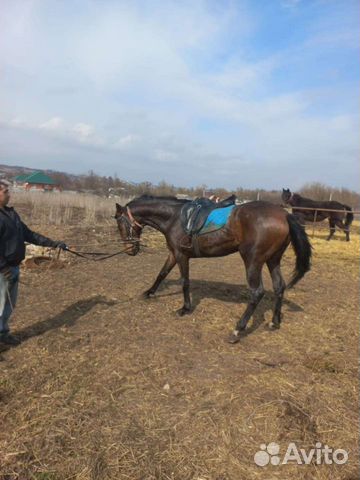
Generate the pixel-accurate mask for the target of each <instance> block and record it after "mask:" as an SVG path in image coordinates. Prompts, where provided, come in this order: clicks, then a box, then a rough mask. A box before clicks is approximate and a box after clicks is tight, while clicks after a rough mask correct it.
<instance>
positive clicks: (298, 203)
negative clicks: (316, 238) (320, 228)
mask: <svg viewBox="0 0 360 480" xmlns="http://www.w3.org/2000/svg"><path fill="white" fill-rule="evenodd" d="M281 198H282V200H283V202H284V203H286V204H288V205H291V206H292V207H293V209H292V213H293V214H294V215H295V216H296V218H297V219H298V220H299V222H300V223H302V224H304V223H305V222H314V221H315V222H321V221H323V220H325V219H326V218H328V219H329V228H330V234H329V236H328V237H327V240H331V238H332V237H333V235H334V233H335V226H337V227H339V228H340V229H341V230H343V231H344V232H345V235H346V241H347V242H349V241H350V225H351V223H352V221H353V220H354V214H353V213H352V210H351V207H349V206H348V205H344V204H343V203H340V202H336V201H334V200H329V201H318V200H312V199H311V198H306V197H302V196H301V195H299V194H298V193H291V191H290V190H289V189H288V188H287V189H285V188H283V191H282V195H281ZM296 207H302V208H311V209H314V210H301V209H297V208H296ZM322 208H324V209H326V210H321V209H322ZM327 210H343V211H344V213H342V212H329V211H327ZM344 218H345V223H344V222H343V220H344Z"/></svg>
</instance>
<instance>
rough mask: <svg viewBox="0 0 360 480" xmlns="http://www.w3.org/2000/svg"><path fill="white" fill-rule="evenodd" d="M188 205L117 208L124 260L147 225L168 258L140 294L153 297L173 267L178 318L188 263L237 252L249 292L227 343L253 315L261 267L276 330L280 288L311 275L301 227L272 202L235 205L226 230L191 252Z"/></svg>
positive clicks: (157, 200)
mask: <svg viewBox="0 0 360 480" xmlns="http://www.w3.org/2000/svg"><path fill="white" fill-rule="evenodd" d="M188 201H189V200H182V199H181V200H180V199H177V198H176V197H156V196H152V195H142V196H140V197H138V198H135V199H134V200H131V201H130V202H129V203H127V204H126V205H125V206H121V205H119V204H118V203H117V204H116V213H115V219H116V220H117V225H118V229H119V232H120V236H121V239H122V240H123V241H125V242H126V241H128V244H127V245H128V247H129V251H128V252H127V253H128V254H129V255H136V254H137V253H138V252H139V248H140V246H139V243H140V236H141V232H142V229H143V227H144V226H145V225H146V226H149V227H152V228H155V229H156V230H158V231H160V232H161V233H162V234H163V235H164V236H165V239H166V243H167V247H168V250H169V255H168V257H167V259H166V261H165V263H164V266H163V267H162V269H161V270H160V273H159V274H158V276H157V278H156V280H155V282H154V284H153V285H152V286H151V287H150V288H149V289H148V290H146V291H145V292H144V294H143V295H144V297H145V298H150V297H151V296H153V295H154V294H155V292H156V290H157V289H158V287H159V285H160V283H161V282H162V281H163V280H164V279H165V278H166V276H167V275H168V274H169V272H170V271H171V270H172V269H173V267H174V266H175V265H176V264H177V265H178V266H179V269H180V274H181V279H182V289H183V295H184V304H183V307H182V308H181V309H180V310H178V311H177V313H178V315H180V316H182V315H185V314H188V313H190V312H191V300H190V291H189V290H190V289H189V286H190V282H189V259H190V258H195V257H196V256H201V257H222V256H225V255H229V254H231V253H235V252H239V253H240V255H241V257H242V259H243V261H244V264H245V268H246V277H247V282H248V286H249V288H250V293H251V295H250V301H249V303H248V305H247V307H246V309H245V312H244V313H243V315H242V317H241V318H240V320H239V321H238V322H237V324H236V327H235V330H234V331H233V333H232V334H231V336H230V338H229V342H230V343H236V342H237V341H239V336H240V331H241V330H245V328H246V325H247V323H248V321H249V319H250V317H251V315H252V314H253V313H254V311H255V309H256V307H257V305H258V303H259V302H260V300H261V299H262V297H263V296H264V293H265V291H264V287H263V283H262V268H263V266H264V264H265V263H266V265H267V267H268V269H269V271H270V275H271V279H272V283H273V288H274V292H275V304H274V312H273V318H272V321H271V323H270V328H280V322H281V307H282V302H283V296H284V291H285V288H291V287H293V286H294V285H295V284H296V283H297V282H298V281H299V280H300V279H301V278H302V277H303V276H304V275H305V273H306V272H307V271H308V270H310V260H311V245H310V242H309V239H308V237H307V234H306V232H305V230H304V228H303V227H302V226H301V225H300V223H299V222H298V221H297V220H296V218H295V217H294V215H292V214H289V213H288V212H286V210H284V209H283V208H282V207H280V206H277V205H273V204H272V203H268V202H263V201H256V202H249V203H245V204H242V205H239V206H235V207H234V208H233V210H232V212H231V214H230V217H229V219H228V221H227V223H226V225H225V226H224V227H223V228H221V229H220V230H217V231H215V232H212V233H208V234H205V235H199V236H198V237H197V238H198V245H197V247H196V249H195V248H194V247H193V245H192V242H191V237H189V236H188V235H186V234H185V231H184V230H183V227H182V224H181V221H180V212H181V209H182V207H183V205H184V204H185V202H188ZM290 243H291V244H292V246H293V249H294V251H295V254H296V264H295V270H294V273H293V276H292V279H291V280H290V283H289V284H288V285H287V286H286V284H285V281H284V279H283V277H282V275H281V270H280V261H281V258H282V256H283V254H284V252H285V250H286V248H287V247H288V245H289V244H290Z"/></svg>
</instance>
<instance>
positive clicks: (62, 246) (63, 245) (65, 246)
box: [57, 242, 68, 250]
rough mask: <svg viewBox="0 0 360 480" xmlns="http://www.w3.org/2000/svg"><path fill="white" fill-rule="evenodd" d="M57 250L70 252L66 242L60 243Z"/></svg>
mask: <svg viewBox="0 0 360 480" xmlns="http://www.w3.org/2000/svg"><path fill="white" fill-rule="evenodd" d="M57 248H60V250H68V246H67V245H66V243H64V242H59V243H58V244H57Z"/></svg>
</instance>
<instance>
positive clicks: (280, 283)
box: [266, 252, 286, 328]
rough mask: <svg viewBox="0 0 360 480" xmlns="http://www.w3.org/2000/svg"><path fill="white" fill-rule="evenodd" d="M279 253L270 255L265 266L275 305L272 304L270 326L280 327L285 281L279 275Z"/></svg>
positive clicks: (280, 255)
mask: <svg viewBox="0 0 360 480" xmlns="http://www.w3.org/2000/svg"><path fill="white" fill-rule="evenodd" d="M282 253H283V252H281V254H276V255H274V256H273V257H271V258H270V259H269V260H268V261H267V262H266V264H267V266H268V269H269V272H270V275H271V280H272V284H273V288H274V293H275V305H274V313H273V318H272V321H271V323H270V325H269V326H270V328H280V323H281V307H282V302H283V298H284V291H285V287H286V284H285V281H284V279H283V277H282V275H281V270H280V260H281V257H282Z"/></svg>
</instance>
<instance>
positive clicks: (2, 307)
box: [0, 180, 67, 345]
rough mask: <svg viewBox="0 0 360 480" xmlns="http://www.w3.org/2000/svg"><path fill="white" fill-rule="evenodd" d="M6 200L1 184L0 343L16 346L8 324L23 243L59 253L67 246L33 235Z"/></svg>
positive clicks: (4, 186)
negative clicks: (56, 249) (59, 250)
mask: <svg viewBox="0 0 360 480" xmlns="http://www.w3.org/2000/svg"><path fill="white" fill-rule="evenodd" d="M9 200H10V193H9V186H8V184H7V182H5V181H3V180H0V342H1V343H4V344H7V345H17V344H19V343H20V341H19V340H18V339H17V338H16V337H15V336H14V335H11V334H10V332H9V323H8V322H9V319H10V316H11V314H12V312H13V309H14V307H15V304H16V299H17V292H18V285H19V265H20V263H21V262H22V261H23V260H24V258H25V242H28V243H33V244H34V245H41V246H42V247H53V248H56V247H58V248H61V249H62V250H66V249H67V246H66V244H65V243H63V242H56V241H54V240H50V238H47V237H44V236H43V235H40V234H39V233H35V232H32V231H31V230H30V229H29V228H28V227H27V226H26V225H25V223H23V222H22V221H21V219H20V217H19V215H18V214H17V212H16V211H15V210H14V208H13V207H8V206H7V204H8V203H9Z"/></svg>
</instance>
